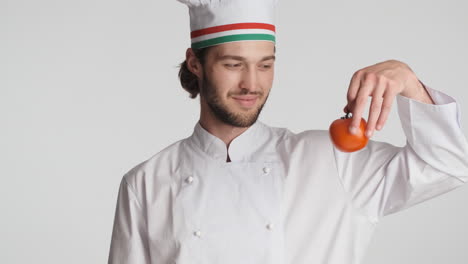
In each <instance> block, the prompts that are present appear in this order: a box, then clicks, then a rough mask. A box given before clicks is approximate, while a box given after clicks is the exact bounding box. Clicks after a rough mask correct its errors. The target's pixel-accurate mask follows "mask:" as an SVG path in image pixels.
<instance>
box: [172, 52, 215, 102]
mask: <svg viewBox="0 0 468 264" xmlns="http://www.w3.org/2000/svg"><path fill="white" fill-rule="evenodd" d="M210 48H211V47H206V48H201V49H193V53H194V54H195V57H196V58H197V59H198V60H199V61H200V64H201V65H202V67H203V66H204V65H205V60H206V55H207V54H208V50H209V49H210ZM179 67H180V70H179V79H180V84H181V85H182V88H184V89H185V90H186V91H187V92H189V93H190V98H192V99H194V98H196V97H197V95H198V94H199V93H200V87H198V77H197V75H195V74H193V73H192V72H191V71H190V70H189V68H188V67H187V60H184V62H182V63H181V64H180V65H179Z"/></svg>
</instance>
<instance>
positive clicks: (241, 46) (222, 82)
mask: <svg viewBox="0 0 468 264" xmlns="http://www.w3.org/2000/svg"><path fill="white" fill-rule="evenodd" d="M274 49H275V46H274V44H273V43H272V42H268V41H239V42H229V43H224V44H221V45H217V46H215V47H213V48H212V49H211V50H209V52H208V54H207V58H206V61H205V66H204V67H203V79H202V80H201V86H200V87H201V89H200V96H201V100H202V103H205V104H206V105H207V106H208V107H209V109H210V110H211V112H212V113H213V115H214V116H215V117H216V118H217V119H219V120H220V121H222V122H224V123H226V124H229V125H232V126H236V127H248V126H251V125H252V124H253V123H255V121H256V120H257V118H258V116H259V115H260V112H261V110H262V108H263V105H264V104H265V102H266V100H267V98H268V95H269V93H270V90H271V87H272V83H273V76H274V62H275V57H274V54H275V51H274Z"/></svg>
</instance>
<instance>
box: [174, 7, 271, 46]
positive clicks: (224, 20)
mask: <svg viewBox="0 0 468 264" xmlns="http://www.w3.org/2000/svg"><path fill="white" fill-rule="evenodd" d="M177 1H179V2H181V3H183V4H186V5H187V6H188V7H189V14H190V31H191V32H190V37H191V43H192V45H191V47H192V48H193V49H199V48H204V47H208V46H213V45H218V44H221V43H226V42H232V41H244V40H266V41H271V42H273V43H275V23H274V15H275V7H276V4H277V2H278V0H177Z"/></svg>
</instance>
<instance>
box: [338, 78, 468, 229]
mask: <svg viewBox="0 0 468 264" xmlns="http://www.w3.org/2000/svg"><path fill="white" fill-rule="evenodd" d="M426 89H427V91H428V93H429V94H430V95H431V97H432V100H433V101H434V102H435V103H436V105H433V104H427V103H423V102H421V101H418V100H413V99H411V98H408V97H405V96H402V95H398V96H397V103H398V113H399V116H400V121H401V124H402V127H403V130H404V133H405V135H406V138H407V142H406V145H405V146H404V147H396V146H393V145H391V144H388V143H385V142H378V141H373V140H369V143H368V145H367V146H366V147H365V148H364V149H362V150H360V151H357V152H354V153H344V152H340V151H339V150H337V149H336V148H334V153H335V160H336V165H337V169H338V174H339V176H340V179H341V180H342V183H343V186H344V188H345V189H346V191H347V192H349V193H350V197H351V199H352V201H353V203H354V205H355V206H356V207H357V208H359V210H361V211H362V212H363V213H364V214H366V215H367V216H368V217H369V219H370V220H371V221H372V222H377V221H378V220H379V219H380V218H381V217H382V216H385V215H388V214H390V213H394V212H398V211H401V210H403V209H405V208H408V207H410V206H412V205H415V204H417V203H420V202H422V201H425V200H427V199H429V198H432V197H435V196H437V195H440V194H443V193H446V192H448V191H450V190H452V189H454V188H456V187H459V186H461V185H462V184H463V183H464V182H466V181H467V180H468V143H467V141H466V139H465V136H464V135H463V132H462V130H461V126H460V110H459V107H458V104H457V102H456V101H455V99H453V98H452V97H450V96H448V95H446V94H444V93H442V92H439V91H436V90H434V89H431V88H429V87H427V86H426Z"/></svg>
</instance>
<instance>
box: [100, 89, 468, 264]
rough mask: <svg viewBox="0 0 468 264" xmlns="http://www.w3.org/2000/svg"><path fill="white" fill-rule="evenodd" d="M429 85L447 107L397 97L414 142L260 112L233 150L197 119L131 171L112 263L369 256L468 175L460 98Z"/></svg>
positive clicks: (349, 261)
mask: <svg viewBox="0 0 468 264" xmlns="http://www.w3.org/2000/svg"><path fill="white" fill-rule="evenodd" d="M426 88H427V90H428V92H429V93H430V95H431V97H432V99H433V100H434V102H435V103H436V105H432V104H426V103H422V102H419V101H416V100H413V99H410V98H407V97H404V96H401V95H397V104H398V115H399V117H400V121H401V124H402V128H403V131H404V133H405V135H406V145H405V146H404V147H398V146H394V145H391V144H389V143H385V142H379V141H374V140H369V142H368V144H367V146H366V147H365V148H363V149H361V150H359V151H356V152H352V153H345V152H341V151H339V150H338V149H336V148H335V147H334V145H333V144H332V143H331V141H330V139H329V134H328V130H306V131H303V132H301V133H293V132H291V131H290V130H288V129H286V128H279V127H270V126H268V125H266V124H264V123H262V122H261V121H259V120H257V122H256V123H254V124H253V125H252V126H251V127H249V128H248V129H247V130H246V131H244V132H243V133H242V134H240V135H239V136H238V137H236V138H235V139H234V140H232V142H231V143H230V145H229V147H228V148H227V147H226V144H225V143H224V142H223V141H222V140H221V139H219V138H217V137H216V136H214V135H212V134H210V133H209V132H208V131H206V130H205V129H204V128H203V127H202V126H200V123H196V125H195V127H194V131H193V134H192V135H191V136H189V137H187V138H185V139H182V140H180V141H178V142H175V143H173V144H172V145H170V146H168V147H166V148H165V149H163V150H161V151H160V152H159V153H157V154H154V155H153V156H152V157H150V158H149V159H147V160H146V161H143V162H141V163H140V164H138V165H136V166H135V167H133V168H132V169H130V170H129V171H128V172H127V173H126V174H125V175H124V176H123V177H122V180H121V183H120V188H119V191H118V199H117V206H116V211H115V219H114V226H113V231H112V238H111V243H110V244H111V245H110V253H109V262H108V263H110V264H149V263H154V264H172V263H178V264H221V263H222V264H311V263H315V264H319V263H323V264H358V263H360V262H361V261H362V260H363V257H364V254H365V251H366V248H367V247H368V245H369V242H370V240H371V236H372V235H373V233H374V231H375V228H376V225H377V224H378V223H379V220H380V219H381V218H382V217H383V216H385V215H388V214H391V213H395V212H398V211H401V210H404V209H406V208H408V207H410V206H413V205H415V204H417V203H420V202H422V201H425V200H427V199H429V198H432V197H435V196H437V195H440V194H443V193H446V192H448V191H450V190H452V189H454V188H456V187H458V186H461V185H462V184H463V183H464V182H466V181H467V179H468V178H467V177H468V144H467V141H466V139H465V137H464V135H463V133H462V130H461V126H460V109H459V105H458V103H457V102H456V101H455V99H454V98H452V97H450V96H448V95H447V94H445V93H442V92H440V91H437V90H435V89H432V88H430V87H426ZM228 155H229V157H230V159H231V162H226V158H227V156H228Z"/></svg>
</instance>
